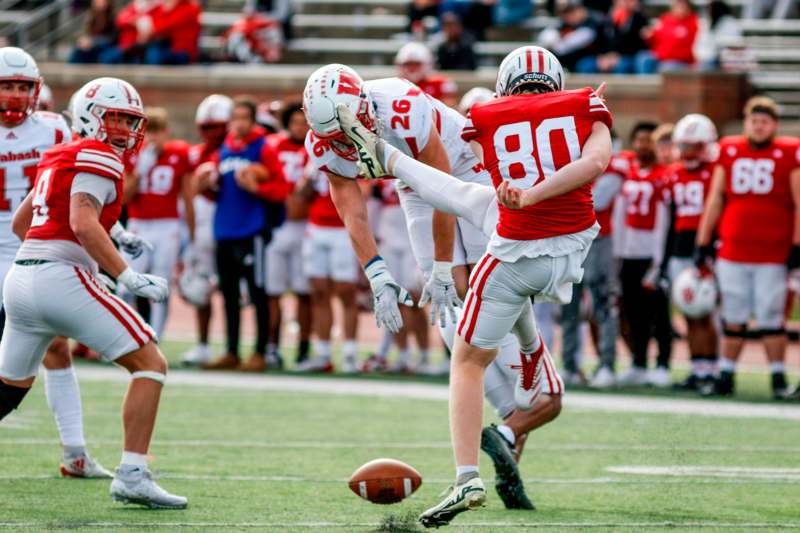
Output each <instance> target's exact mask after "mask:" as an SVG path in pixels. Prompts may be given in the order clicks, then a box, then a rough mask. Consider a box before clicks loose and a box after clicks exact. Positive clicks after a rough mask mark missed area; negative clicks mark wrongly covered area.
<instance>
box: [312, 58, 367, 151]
mask: <svg viewBox="0 0 800 533" xmlns="http://www.w3.org/2000/svg"><path fill="white" fill-rule="evenodd" d="M363 84H364V80H362V79H361V76H359V75H358V74H357V73H356V71H355V70H353V69H351V68H350V67H347V66H345V65H340V64H338V63H333V64H330V65H325V66H324V67H320V68H318V69H317V70H315V71H314V72H313V73H312V74H311V76H309V78H308V81H307V82H306V88H305V90H303V111H304V112H305V114H306V120H307V121H308V125H309V126H310V127H311V130H312V131H313V132H314V135H316V136H317V137H319V138H320V139H325V140H327V141H328V142H329V143H330V145H331V148H332V149H333V151H334V152H336V153H337V154H338V155H340V156H341V157H345V158H347V159H351V160H355V159H356V148H355V146H353V145H352V144H351V143H350V142H349V140H347V138H346V137H345V134H344V132H343V131H342V129H341V127H340V126H339V117H338V115H337V113H336V106H337V105H338V104H345V105H346V106H347V107H348V108H350V111H352V112H353V114H354V115H355V116H357V117H358V118H359V120H361V123H362V124H364V125H365V126H366V127H367V128H369V129H372V128H373V127H374V125H375V120H374V118H373V113H372V108H371V106H370V105H369V102H368V100H367V98H366V95H364V93H363V90H362V86H363Z"/></svg>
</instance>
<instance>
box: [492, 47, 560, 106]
mask: <svg viewBox="0 0 800 533" xmlns="http://www.w3.org/2000/svg"><path fill="white" fill-rule="evenodd" d="M527 83H538V84H541V85H545V86H547V87H549V88H550V90H552V91H560V90H562V89H563V88H564V69H563V68H561V63H559V62H558V59H556V56H554V55H553V54H552V53H551V52H550V51H549V50H547V49H545V48H542V47H541V46H521V47H519V48H517V49H516V50H514V51H513V52H511V53H510V54H508V55H507V56H506V57H505V59H503V62H502V63H500V68H499V69H498V70H497V85H496V87H495V92H496V93H497V96H508V95H509V94H514V92H515V91H516V89H517V87H519V86H520V85H524V84H527Z"/></svg>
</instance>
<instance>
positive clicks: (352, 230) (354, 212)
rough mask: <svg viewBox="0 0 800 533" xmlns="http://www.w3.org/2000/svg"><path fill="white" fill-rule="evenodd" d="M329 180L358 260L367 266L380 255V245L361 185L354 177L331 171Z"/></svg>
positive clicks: (337, 208)
mask: <svg viewBox="0 0 800 533" xmlns="http://www.w3.org/2000/svg"><path fill="white" fill-rule="evenodd" d="M328 181H329V182H330V185H331V199H332V200H333V203H334V205H336V210H337V211H338V212H339V216H340V217H341V218H342V221H343V222H344V225H345V227H346V228H347V233H348V234H349V235H350V241H351V242H352V243H353V249H354V250H355V252H356V256H357V257H358V262H359V263H360V264H361V266H362V267H363V266H366V264H367V263H369V261H370V260H371V259H372V258H374V257H375V256H376V255H378V245H377V244H376V243H375V236H374V235H373V234H372V229H371V228H370V227H369V219H368V218H367V202H366V201H365V200H364V195H363V194H361V187H359V186H358V182H356V180H354V179H350V178H345V177H342V176H338V175H336V174H331V173H328Z"/></svg>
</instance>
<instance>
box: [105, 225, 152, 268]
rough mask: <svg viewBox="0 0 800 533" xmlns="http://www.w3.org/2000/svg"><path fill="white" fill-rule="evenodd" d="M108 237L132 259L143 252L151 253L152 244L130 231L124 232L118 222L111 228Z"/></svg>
mask: <svg viewBox="0 0 800 533" xmlns="http://www.w3.org/2000/svg"><path fill="white" fill-rule="evenodd" d="M110 235H111V238H112V239H114V241H115V242H116V243H117V244H118V245H119V247H120V248H122V250H123V251H124V252H125V253H126V254H128V255H130V256H131V257H133V258H134V259H136V258H137V257H139V256H140V255H142V252H144V251H145V250H148V251H150V252H152V251H153V245H152V244H150V243H149V242H148V241H147V240H145V239H143V238H142V237H140V236H139V235H137V234H135V233H133V232H132V231H128V230H126V229H125V228H123V227H122V224H120V223H119V222H117V223H116V224H114V225H113V226H111V231H110Z"/></svg>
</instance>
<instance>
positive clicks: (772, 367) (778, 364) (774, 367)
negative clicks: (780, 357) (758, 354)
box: [769, 361, 785, 374]
mask: <svg viewBox="0 0 800 533" xmlns="http://www.w3.org/2000/svg"><path fill="white" fill-rule="evenodd" d="M769 371H770V372H771V373H773V374H783V373H784V372H785V367H784V366H783V361H773V362H771V363H770V364H769Z"/></svg>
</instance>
